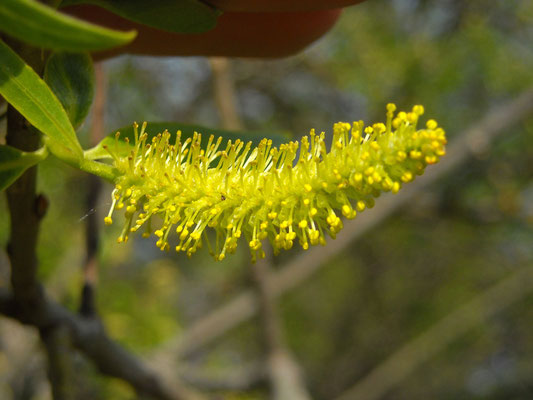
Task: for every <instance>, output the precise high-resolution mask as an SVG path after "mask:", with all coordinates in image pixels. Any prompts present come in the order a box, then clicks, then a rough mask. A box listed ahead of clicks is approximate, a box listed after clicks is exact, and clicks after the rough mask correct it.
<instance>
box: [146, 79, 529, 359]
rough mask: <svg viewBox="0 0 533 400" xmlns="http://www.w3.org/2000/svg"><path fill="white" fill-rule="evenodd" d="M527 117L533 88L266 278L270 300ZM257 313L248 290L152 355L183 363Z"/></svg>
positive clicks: (489, 116) (484, 119)
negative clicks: (326, 238) (319, 243)
mask: <svg viewBox="0 0 533 400" xmlns="http://www.w3.org/2000/svg"><path fill="white" fill-rule="evenodd" d="M531 113H533V88H529V89H528V90H525V91H524V92H523V93H522V94H520V95H519V96H517V97H515V98H514V99H512V100H510V101H508V102H506V103H505V104H503V105H500V106H497V107H495V108H494V109H492V110H490V111H489V112H487V114H486V115H485V116H484V117H483V118H481V119H480V120H479V121H477V122H476V123H474V124H473V125H472V126H471V127H470V128H468V129H466V130H465V131H464V132H462V133H461V134H459V135H457V139H455V140H454V141H453V142H452V143H451V144H450V145H449V146H448V150H447V153H448V154H447V156H446V157H444V158H443V159H442V161H441V162H440V163H439V164H437V165H435V166H432V167H431V168H430V169H428V171H427V172H426V174H425V175H424V176H422V177H419V178H417V180H415V181H414V182H413V183H410V184H409V185H407V186H406V187H405V188H403V189H402V190H401V191H400V192H399V193H398V194H396V195H389V196H383V198H380V199H379V201H378V202H377V204H376V206H375V207H374V209H373V210H372V211H369V212H366V213H363V214H361V215H360V216H358V217H357V218H356V219H355V220H351V221H346V222H345V229H344V230H343V231H342V232H341V233H340V234H339V235H338V236H337V239H336V240H334V241H331V242H330V243H328V245H327V246H326V247H323V248H316V247H315V248H312V249H310V250H308V251H306V252H302V253H300V254H299V255H297V256H296V257H294V259H293V260H291V261H289V262H288V263H287V264H286V265H284V266H282V267H281V268H280V271H279V272H277V273H275V274H273V276H272V277H271V279H272V282H271V287H272V288H274V290H273V296H274V297H277V296H280V295H281V294H283V293H285V292H287V291H289V290H291V289H293V288H294V287H296V286H298V285H300V284H301V283H303V282H304V281H305V280H306V279H309V278H310V277H311V276H313V274H314V273H315V272H316V271H317V270H319V269H320V267H321V266H322V265H324V264H325V262H326V261H328V260H329V259H331V258H333V257H334V256H335V255H336V254H338V253H339V252H340V251H342V250H343V249H345V248H346V247H348V246H349V245H351V244H352V243H353V242H354V241H355V240H357V239H358V238H359V237H361V236H362V235H363V234H364V233H365V232H367V231H368V230H370V229H372V228H374V227H375V226H377V225H378V224H379V223H381V222H382V221H384V220H385V219H386V218H387V217H388V216H390V215H391V214H392V213H394V212H395V211H397V210H398V209H399V208H400V207H402V206H403V205H404V204H406V203H407V202H408V201H410V200H411V199H412V198H414V196H416V195H417V194H418V193H419V192H420V191H421V190H422V189H423V188H425V187H427V186H428V185H430V184H432V183H433V182H435V181H437V180H438V179H440V178H442V177H443V176H445V175H447V174H448V173H450V172H451V171H453V170H454V169H455V168H457V167H459V166H460V165H461V164H462V163H464V162H465V161H467V160H468V159H469V158H470V157H472V156H479V155H483V154H484V153H486V152H487V151H488V149H489V147H490V144H491V142H492V141H493V140H494V139H495V138H496V137H497V136H498V135H501V134H502V133H503V132H505V130H506V129H509V128H510V127H512V126H513V125H515V124H517V123H518V122H520V121H522V120H523V119H525V118H527V117H528V116H530V115H531ZM257 311H258V301H257V297H256V296H255V295H254V293H253V292H252V291H251V290H245V291H243V292H241V293H240V294H239V295H237V296H236V297H235V298H234V299H233V300H231V301H229V302H228V303H227V304H225V305H223V306H221V307H219V308H217V309H215V310H213V311H212V312H210V313H209V314H208V315H206V316H205V317H203V318H202V319H200V320H199V321H197V322H196V323H194V324H193V325H192V326H191V327H190V328H189V329H188V330H187V331H185V332H184V333H182V334H180V335H179V337H176V338H174V339H172V340H170V341H168V342H167V343H165V344H164V345H163V346H162V347H161V348H160V349H158V350H156V351H155V352H154V355H156V356H157V354H159V353H161V352H165V353H166V354H167V355H168V356H170V355H171V354H175V355H176V356H178V355H179V356H181V357H187V356H188V355H190V354H192V353H194V352H196V351H198V350H199V349H201V348H202V347H204V346H206V345H208V344H210V343H212V342H213V341H215V340H216V339H217V338H219V337H220V336H222V335H223V334H225V333H226V332H228V331H229V330H231V329H233V328H234V327H235V326H236V325H238V324H240V323H242V322H243V321H246V320H247V319H249V318H251V317H252V316H253V315H255V314H256V313H257Z"/></svg>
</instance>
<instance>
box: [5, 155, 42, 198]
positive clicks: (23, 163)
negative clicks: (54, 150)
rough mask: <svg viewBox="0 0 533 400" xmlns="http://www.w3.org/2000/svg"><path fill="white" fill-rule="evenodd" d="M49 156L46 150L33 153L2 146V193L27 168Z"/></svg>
mask: <svg viewBox="0 0 533 400" xmlns="http://www.w3.org/2000/svg"><path fill="white" fill-rule="evenodd" d="M46 156H47V152H46V148H44V147H43V148H42V149H41V150H38V151H36V152H33V153H28V152H24V151H20V150H18V149H15V148H13V147H11V146H3V145H0V191H2V190H4V189H5V188H7V187H8V186H9V185H11V184H12V183H13V182H14V181H15V180H16V179H17V178H18V177H19V176H20V175H21V174H22V173H23V172H24V171H25V170H26V169H27V168H29V167H31V166H32V165H35V164H37V163H38V162H39V161H42V160H43V159H45V158H46Z"/></svg>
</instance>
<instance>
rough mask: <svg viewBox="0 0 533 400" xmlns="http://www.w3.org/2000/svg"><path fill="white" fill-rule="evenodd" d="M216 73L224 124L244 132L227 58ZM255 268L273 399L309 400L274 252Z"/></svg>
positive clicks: (217, 62)
mask: <svg viewBox="0 0 533 400" xmlns="http://www.w3.org/2000/svg"><path fill="white" fill-rule="evenodd" d="M209 62H210V64H211V70H212V72H213V86H214V97H215V101H216V103H217V108H218V111H219V114H220V119H221V122H222V125H223V127H224V128H226V129H242V126H243V124H242V121H241V120H240V118H239V114H238V112H237V103H236V96H235V84H234V81H233V77H232V76H231V64H230V63H229V61H228V59H226V58H220V57H217V58H210V59H209ZM265 250H266V253H267V257H266V258H264V259H260V260H259V261H257V262H256V263H255V264H254V265H252V267H251V271H252V273H253V283H254V288H253V289H254V290H255V292H256V294H257V299H258V301H259V305H260V307H259V310H260V311H259V314H260V323H261V332H262V333H263V340H264V346H265V350H266V354H267V369H268V378H269V382H270V386H271V389H272V398H273V399H275V400H284V399H287V400H289V399H290V400H307V399H309V396H308V394H307V390H306V389H305V385H304V384H303V380H302V378H301V371H300V368H299V367H298V365H297V363H296V361H295V360H294V358H293V356H292V355H291V354H290V351H289V349H288V348H287V346H286V344H285V340H284V337H283V329H282V324H281V321H280V317H279V315H278V313H277V310H276V308H277V307H276V300H275V297H274V296H272V288H271V287H270V286H269V284H270V274H271V252H270V251H269V249H265Z"/></svg>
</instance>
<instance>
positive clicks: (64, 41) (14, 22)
mask: <svg viewBox="0 0 533 400" xmlns="http://www.w3.org/2000/svg"><path fill="white" fill-rule="evenodd" d="M0 31H3V32H5V33H7V34H8V35H10V36H13V37H15V38H17V39H20V40H22V41H24V42H27V43H30V44H32V45H34V46H37V47H44V48H49V49H55V50H66V51H94V50H104V49H108V48H111V47H116V46H121V45H124V44H126V43H128V42H130V41H131V40H133V39H134V38H135V35H136V33H135V32H134V31H130V32H119V31H115V30H111V29H107V28H102V27H100V26H97V25H93V24H90V23H88V22H85V21H81V20H79V19H76V18H73V17H70V16H67V15H64V14H61V13H59V12H57V11H55V10H54V9H53V8H50V7H47V6H45V5H43V4H41V3H39V2H38V1H34V0H2V1H1V2H0Z"/></svg>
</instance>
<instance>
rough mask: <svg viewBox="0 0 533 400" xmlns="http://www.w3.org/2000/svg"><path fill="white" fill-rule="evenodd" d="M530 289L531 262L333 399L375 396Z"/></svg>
mask: <svg viewBox="0 0 533 400" xmlns="http://www.w3.org/2000/svg"><path fill="white" fill-rule="evenodd" d="M532 291H533V266H532V265H528V266H525V267H521V268H520V269H519V270H518V271H516V272H514V273H513V274H511V276H509V277H507V278H505V279H503V280H501V281H500V282H498V283H496V284H495V285H494V286H492V287H491V288H489V289H487V290H485V291H484V292H483V293H481V294H479V295H478V296H476V297H474V299H472V300H470V301H469V302H468V303H466V304H464V305H462V306H460V307H459V308H458V309H456V310H454V311H452V312H451V313H450V314H448V315H447V316H445V317H444V318H442V319H441V320H440V321H438V322H437V323H435V324H434V325H432V326H431V328H429V329H428V330H427V331H425V332H424V333H422V334H421V335H419V336H418V337H416V338H415V339H413V340H411V341H410V342H408V343H406V344H405V345H403V346H402V347H400V348H399V349H398V350H397V351H395V352H394V353H393V354H392V355H391V356H390V357H388V358H387V359H386V360H385V361H383V362H382V363H381V364H379V365H378V366H377V367H376V368H374V369H373V370H372V371H371V372H370V373H369V374H367V376H366V377H365V378H363V379H362V380H360V381H359V382H357V383H356V384H355V386H353V387H352V388H350V389H348V390H347V391H346V392H345V393H343V394H342V395H341V396H339V397H338V398H337V400H352V399H353V400H355V399H357V400H377V399H381V398H383V396H385V395H386V394H387V393H388V392H389V391H390V390H391V389H392V388H393V387H394V386H396V385H398V384H399V383H400V382H401V381H403V380H404V379H405V378H407V377H408V376H409V375H410V374H412V373H413V372H414V371H415V369H416V368H419V367H420V366H421V365H422V364H423V363H424V362H426V361H428V360H429V359H431V358H432V357H434V356H435V355H436V354H437V353H438V352H440V351H441V350H443V349H444V348H445V347H446V346H448V345H449V344H450V343H452V342H453V341H454V340H456V339H457V338H458V337H459V336H461V335H463V334H465V333H466V332H468V331H469V330H471V329H472V328H474V327H476V326H478V325H480V324H481V323H483V322H484V321H486V320H488V319H490V318H491V317H492V316H494V315H496V314H497V313H499V312H500V311H502V310H504V309H505V308H507V307H509V306H510V305H512V304H513V303H516V302H518V301H520V300H523V299H524V298H525V297H526V296H527V295H529V294H530V293H531V292H532Z"/></svg>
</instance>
